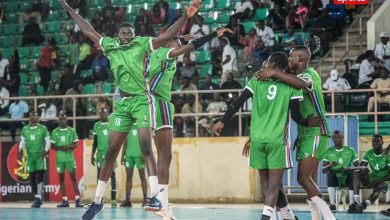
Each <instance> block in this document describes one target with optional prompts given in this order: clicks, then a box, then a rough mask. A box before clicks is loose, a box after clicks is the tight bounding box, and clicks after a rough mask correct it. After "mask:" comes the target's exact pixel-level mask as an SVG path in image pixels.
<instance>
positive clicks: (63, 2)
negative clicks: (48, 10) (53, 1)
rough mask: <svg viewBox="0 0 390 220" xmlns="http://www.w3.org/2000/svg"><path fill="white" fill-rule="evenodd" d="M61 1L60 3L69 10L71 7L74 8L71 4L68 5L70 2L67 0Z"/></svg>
mask: <svg viewBox="0 0 390 220" xmlns="http://www.w3.org/2000/svg"><path fill="white" fill-rule="evenodd" d="M58 1H59V2H60V4H61V6H62V7H63V8H64V9H65V10H66V11H67V10H69V9H72V8H71V7H70V6H69V5H68V3H66V0H58Z"/></svg>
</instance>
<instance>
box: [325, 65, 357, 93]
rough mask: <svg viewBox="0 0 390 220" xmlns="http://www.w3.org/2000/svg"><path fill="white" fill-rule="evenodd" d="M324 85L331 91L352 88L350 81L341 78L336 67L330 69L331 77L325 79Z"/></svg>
mask: <svg viewBox="0 0 390 220" xmlns="http://www.w3.org/2000/svg"><path fill="white" fill-rule="evenodd" d="M322 87H323V88H324V89H326V90H329V91H342V90H348V89H351V86H350V85H349V83H348V81H347V80H346V79H344V78H341V77H340V76H339V73H338V72H337V70H335V69H333V70H332V71H330V77H329V78H328V79H327V80H326V81H325V83H324V85H323V86H322Z"/></svg>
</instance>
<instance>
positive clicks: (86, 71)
mask: <svg viewBox="0 0 390 220" xmlns="http://www.w3.org/2000/svg"><path fill="white" fill-rule="evenodd" d="M91 75H92V70H91V69H88V70H83V71H81V73H80V77H81V78H85V77H87V76H91Z"/></svg>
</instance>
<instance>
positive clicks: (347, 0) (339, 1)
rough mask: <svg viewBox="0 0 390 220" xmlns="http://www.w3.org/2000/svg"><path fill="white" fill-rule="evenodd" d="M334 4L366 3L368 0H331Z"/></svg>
mask: <svg viewBox="0 0 390 220" xmlns="http://www.w3.org/2000/svg"><path fill="white" fill-rule="evenodd" d="M333 3H335V4H336V5H367V4H368V0H333Z"/></svg>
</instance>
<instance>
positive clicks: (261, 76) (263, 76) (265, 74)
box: [255, 68, 275, 80]
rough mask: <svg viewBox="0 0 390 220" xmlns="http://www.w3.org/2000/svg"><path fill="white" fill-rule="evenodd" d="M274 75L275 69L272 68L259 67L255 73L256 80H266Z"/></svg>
mask: <svg viewBox="0 0 390 220" xmlns="http://www.w3.org/2000/svg"><path fill="white" fill-rule="evenodd" d="M274 75H275V71H274V70H272V69H268V68H265V69H261V70H259V71H257V72H256V73H255V76H256V79H257V80H267V79H269V78H272V77H273V76H274Z"/></svg>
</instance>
